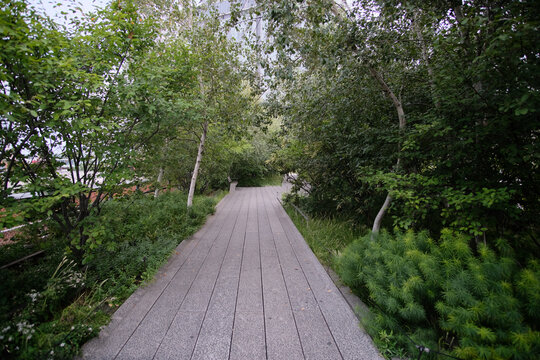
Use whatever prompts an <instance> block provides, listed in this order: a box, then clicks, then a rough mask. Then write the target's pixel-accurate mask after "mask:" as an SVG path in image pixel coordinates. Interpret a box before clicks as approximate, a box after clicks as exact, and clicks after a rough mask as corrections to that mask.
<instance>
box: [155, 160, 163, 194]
mask: <svg viewBox="0 0 540 360" xmlns="http://www.w3.org/2000/svg"><path fill="white" fill-rule="evenodd" d="M164 171H165V170H164V169H163V166H162V167H160V168H159V173H158V176H157V185H156V190H154V199H155V198H157V197H158V195H159V188H160V187H161V181H162V180H163V172H164Z"/></svg>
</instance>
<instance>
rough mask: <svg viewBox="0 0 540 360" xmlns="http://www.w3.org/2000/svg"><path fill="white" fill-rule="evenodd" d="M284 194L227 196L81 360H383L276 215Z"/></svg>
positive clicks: (287, 223)
mask: <svg viewBox="0 0 540 360" xmlns="http://www.w3.org/2000/svg"><path fill="white" fill-rule="evenodd" d="M282 192H283V188H281V187H263V188H239V189H237V190H236V191H235V192H233V193H231V194H229V195H227V196H226V197H225V198H224V199H223V200H222V202H221V203H220V204H219V206H218V210H217V212H216V214H215V215H214V216H212V217H211V218H210V219H209V221H208V222H207V224H206V225H205V226H204V227H203V228H202V229H201V230H200V231H199V232H198V233H197V234H195V235H194V236H193V237H192V238H191V239H190V240H186V241H184V242H182V243H181V244H180V246H179V247H178V249H177V251H176V253H175V255H174V256H173V257H172V258H171V259H170V261H169V262H168V263H167V265H165V266H164V267H163V268H162V269H161V271H160V272H159V273H158V275H157V278H156V280H155V281H154V282H152V283H151V284H150V285H148V286H146V287H144V288H141V289H139V290H138V291H137V292H136V293H135V294H133V295H132V296H131V297H130V298H129V299H128V300H127V301H126V302H125V303H124V305H122V307H120V308H119V310H118V311H117V312H116V313H115V315H114V316H113V320H112V322H111V323H110V325H109V326H108V327H106V328H105V329H103V330H102V331H101V334H100V336H99V337H98V338H95V339H93V340H92V341H91V342H89V343H88V344H86V345H85V347H84V348H83V355H82V356H83V358H84V359H104V358H106V359H220V360H222V359H265V358H267V359H291V360H292V359H370V360H371V359H378V358H380V356H379V355H378V352H377V350H376V349H375V347H374V345H373V343H372V341H371V339H370V338H369V337H368V336H367V335H366V334H365V333H364V332H363V331H362V330H361V329H360V327H359V326H358V320H357V318H356V316H355V315H354V313H353V311H352V310H351V308H350V307H349V305H348V304H347V302H346V301H345V299H344V298H343V297H342V295H341V293H340V292H339V291H338V289H337V288H336V286H335V285H334V283H333V282H332V280H331V279H330V278H329V277H328V275H327V274H326V272H325V271H324V269H323V267H322V266H321V264H320V263H319V262H318V260H317V258H316V257H315V256H314V255H313V253H312V252H311V250H310V249H309V247H308V245H307V244H306V243H305V241H304V239H303V238H302V236H301V235H300V233H299V232H298V230H297V229H296V228H295V226H294V225H293V223H292V221H291V220H290V219H289V217H288V216H287V214H286V213H285V211H284V209H283V208H282V207H281V205H280V203H279V201H278V198H279V197H280V196H281V193H282Z"/></svg>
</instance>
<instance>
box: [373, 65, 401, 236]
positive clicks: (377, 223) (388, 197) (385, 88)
mask: <svg viewBox="0 0 540 360" xmlns="http://www.w3.org/2000/svg"><path fill="white" fill-rule="evenodd" d="M369 71H370V73H371V76H373V78H375V80H377V82H378V83H379V86H380V87H381V89H382V90H383V91H384V93H385V94H386V96H388V97H389V98H390V100H392V104H393V105H394V107H395V108H396V111H397V114H398V120H399V129H400V130H403V129H405V126H406V125H407V121H406V119H405V111H404V110H403V105H402V104H401V101H399V99H398V98H397V96H396V95H395V94H394V92H393V91H392V89H390V87H389V86H388V84H387V83H386V81H384V79H383V77H382V75H381V74H380V73H379V72H378V71H377V70H375V69H374V68H371V69H369ZM398 151H399V150H398ZM400 160H401V159H400V157H399V156H398V160H397V162H396V171H397V170H398V169H399V165H400ZM391 202H392V195H390V193H388V194H387V195H386V199H385V200H384V203H383V205H382V206H381V208H380V209H379V212H378V213H377V216H376V217H375V220H374V221H373V227H372V229H371V233H372V234H371V239H372V240H373V239H374V238H375V236H376V235H377V234H378V233H379V230H380V229H381V223H382V220H383V218H384V214H385V213H386V210H387V209H388V207H389V206H390V203H391Z"/></svg>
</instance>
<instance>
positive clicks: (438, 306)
mask: <svg viewBox="0 0 540 360" xmlns="http://www.w3.org/2000/svg"><path fill="white" fill-rule="evenodd" d="M539 270H540V267H539V264H538V262H537V261H536V260H533V261H530V262H529V263H528V264H527V266H526V267H525V268H522V267H520V266H519V264H518V262H517V261H516V260H515V256H514V254H513V252H512V251H511V248H510V247H509V246H508V245H507V244H506V243H505V242H504V241H502V240H500V241H499V242H498V246H497V249H496V250H495V249H491V248H489V247H488V246H486V245H484V244H478V245H471V242H470V238H469V237H468V236H466V235H463V234H456V233H453V232H450V231H448V230H444V231H443V232H442V235H441V238H440V239H439V241H438V242H435V241H433V240H432V239H431V238H429V237H428V235H427V233H425V232H421V233H414V232H412V231H409V232H406V233H401V232H396V233H395V234H391V233H388V232H384V231H383V232H381V233H380V234H379V235H378V237H377V239H376V241H372V240H371V236H370V235H366V236H365V237H362V238H360V239H358V240H356V241H355V242H354V243H352V244H351V245H350V246H349V247H347V249H346V250H345V251H344V253H343V255H342V256H341V257H340V258H339V261H338V271H339V273H340V274H341V276H342V279H343V281H344V282H345V283H347V284H348V285H349V286H351V288H353V289H354V290H355V292H356V293H358V294H359V295H360V296H361V297H362V298H363V299H364V300H365V301H367V302H369V303H371V304H372V305H375V306H374V313H375V316H373V317H372V318H371V319H370V320H368V323H367V324H366V327H367V329H368V331H370V333H371V334H372V335H373V336H374V337H375V339H376V342H378V343H383V342H386V343H388V339H382V338H381V336H380V334H388V333H390V334H394V335H393V337H392V341H395V342H396V344H397V345H398V347H401V348H404V349H407V351H408V353H409V355H411V356H414V355H416V354H417V353H418V350H416V348H415V346H414V344H412V342H411V341H409V339H407V336H408V337H410V338H411V339H412V340H413V341H414V342H415V343H416V344H419V345H423V346H427V347H429V348H431V349H439V350H442V351H446V352H453V354H454V355H456V356H459V357H460V358H463V359H477V358H482V359H510V358H512V359H533V358H535V354H538V353H539V351H540V332H539V331H538V325H537V324H538V312H537V310H538V307H539V306H540V301H539V300H540V299H539V297H540V296H539V295H538V294H539V293H540V271H539ZM387 355H390V354H389V353H387Z"/></svg>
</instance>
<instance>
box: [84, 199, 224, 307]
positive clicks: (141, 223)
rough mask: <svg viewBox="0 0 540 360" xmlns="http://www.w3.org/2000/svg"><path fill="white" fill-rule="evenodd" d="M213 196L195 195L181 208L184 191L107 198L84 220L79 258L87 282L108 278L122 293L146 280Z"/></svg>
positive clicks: (210, 208) (193, 227) (198, 221)
mask: <svg viewBox="0 0 540 360" xmlns="http://www.w3.org/2000/svg"><path fill="white" fill-rule="evenodd" d="M214 205H215V201H214V200H213V199H211V198H206V197H196V198H195V201H194V204H193V207H192V208H191V209H189V211H188V210H187V208H186V195H185V194H183V193H180V192H169V193H164V194H162V195H161V196H159V197H158V198H156V199H154V198H153V197H149V196H140V197H135V198H133V197H127V198H123V199H117V200H115V201H110V202H108V203H106V204H105V205H104V207H103V210H102V211H101V213H100V214H99V216H95V217H91V218H89V219H88V224H89V226H88V227H87V229H86V234H87V235H88V236H89V239H88V240H87V242H86V243H87V248H86V249H85V258H84V259H83V262H84V263H85V264H86V265H87V266H88V276H89V281H93V282H100V281H102V280H104V279H109V280H108V282H107V283H106V284H105V285H104V287H105V288H106V289H108V288H110V287H116V288H118V289H119V291H120V293H121V294H118V295H119V297H121V298H125V297H126V296H129V294H130V293H131V292H133V290H134V289H135V288H136V287H137V283H139V282H141V281H143V280H147V279H151V278H152V277H153V275H154V274H155V272H156V271H157V270H158V269H159V267H160V266H161V265H162V264H163V263H164V262H165V260H166V259H167V258H168V255H170V254H171V252H172V251H173V250H174V248H175V247H176V246H177V245H178V244H179V243H180V242H181V241H182V240H183V239H185V238H186V237H188V236H190V235H192V234H193V233H194V232H195V231H196V230H197V229H198V228H199V227H200V226H201V225H202V224H203V223H204V221H205V219H206V216H207V215H208V214H209V213H211V212H213V209H214Z"/></svg>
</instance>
